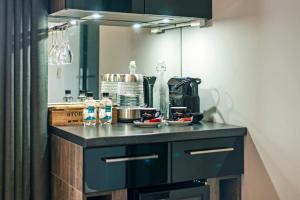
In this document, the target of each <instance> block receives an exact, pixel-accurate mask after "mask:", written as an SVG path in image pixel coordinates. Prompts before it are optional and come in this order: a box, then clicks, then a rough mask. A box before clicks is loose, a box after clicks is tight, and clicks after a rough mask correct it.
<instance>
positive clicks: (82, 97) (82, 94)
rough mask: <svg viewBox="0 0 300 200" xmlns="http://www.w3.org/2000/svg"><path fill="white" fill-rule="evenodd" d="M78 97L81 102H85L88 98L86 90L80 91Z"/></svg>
mask: <svg viewBox="0 0 300 200" xmlns="http://www.w3.org/2000/svg"><path fill="white" fill-rule="evenodd" d="M77 99H78V101H79V102H85V100H86V95H85V90H80V91H79V96H78V98H77Z"/></svg>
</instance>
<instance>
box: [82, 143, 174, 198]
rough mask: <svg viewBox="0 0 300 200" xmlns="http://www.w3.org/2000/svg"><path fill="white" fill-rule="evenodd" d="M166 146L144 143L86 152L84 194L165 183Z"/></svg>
mask: <svg viewBox="0 0 300 200" xmlns="http://www.w3.org/2000/svg"><path fill="white" fill-rule="evenodd" d="M168 179H169V177H168V144H167V143H166V144H143V145H129V146H117V147H104V148H95V149H86V150H85V152H84V183H85V184H84V185H85V192H86V193H91V192H104V191H112V190H117V189H124V188H136V187H145V186H151V185H160V184H166V183H168Z"/></svg>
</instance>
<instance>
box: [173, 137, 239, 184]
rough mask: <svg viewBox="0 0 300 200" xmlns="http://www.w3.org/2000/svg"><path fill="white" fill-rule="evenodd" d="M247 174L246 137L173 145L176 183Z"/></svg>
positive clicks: (174, 179) (175, 143) (174, 180)
mask: <svg viewBox="0 0 300 200" xmlns="http://www.w3.org/2000/svg"><path fill="white" fill-rule="evenodd" d="M243 171H244V152H243V138H242V137H234V138H220V139H207V140H195V141H185V142H174V143H173V144H172V181H173V182H181V181H188V180H193V179H202V178H203V179H204V178H213V177H220V176H227V175H235V174H242V173H243Z"/></svg>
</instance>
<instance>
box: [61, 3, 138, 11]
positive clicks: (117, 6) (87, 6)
mask: <svg viewBox="0 0 300 200" xmlns="http://www.w3.org/2000/svg"><path fill="white" fill-rule="evenodd" d="M66 8H69V9H80V10H95V11H110V12H125V13H144V0H66Z"/></svg>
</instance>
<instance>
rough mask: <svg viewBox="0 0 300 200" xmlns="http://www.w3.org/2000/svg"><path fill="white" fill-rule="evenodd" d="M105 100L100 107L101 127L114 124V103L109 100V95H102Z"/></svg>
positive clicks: (105, 93)
mask: <svg viewBox="0 0 300 200" xmlns="http://www.w3.org/2000/svg"><path fill="white" fill-rule="evenodd" d="M102 97H103V99H102V100H101V101H100V105H99V122H100V124H101V125H109V124H111V122H112V106H113V104H112V101H111V100H110V99H109V93H107V92H104V93H103V94H102Z"/></svg>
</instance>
